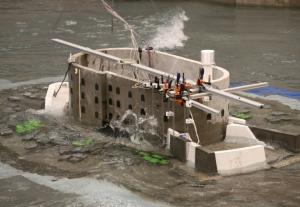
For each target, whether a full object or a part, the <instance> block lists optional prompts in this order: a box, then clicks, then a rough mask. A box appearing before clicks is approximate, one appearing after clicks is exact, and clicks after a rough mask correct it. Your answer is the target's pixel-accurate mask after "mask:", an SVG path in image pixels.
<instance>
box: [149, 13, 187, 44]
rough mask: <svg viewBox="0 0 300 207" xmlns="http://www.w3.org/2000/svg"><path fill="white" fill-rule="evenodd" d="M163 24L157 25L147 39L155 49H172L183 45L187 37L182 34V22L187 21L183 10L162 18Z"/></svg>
mask: <svg viewBox="0 0 300 207" xmlns="http://www.w3.org/2000/svg"><path fill="white" fill-rule="evenodd" d="M163 19H164V20H165V21H164V22H165V23H164V24H162V25H161V26H159V27H158V28H157V30H156V33H154V36H153V38H152V39H151V40H150V41H149V43H150V45H151V46H153V47H154V48H155V49H174V48H175V47H183V46H184V42H185V41H186V40H188V37H187V36H186V35H185V34H184V22H185V21H188V17H187V16H186V14H185V11H183V10H181V11H178V12H176V13H175V15H173V16H171V17H170V16H169V15H168V16H167V17H164V18H163Z"/></svg>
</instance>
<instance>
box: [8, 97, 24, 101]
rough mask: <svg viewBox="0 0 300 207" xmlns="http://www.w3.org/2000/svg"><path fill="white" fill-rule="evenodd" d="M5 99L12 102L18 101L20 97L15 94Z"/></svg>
mask: <svg viewBox="0 0 300 207" xmlns="http://www.w3.org/2000/svg"><path fill="white" fill-rule="evenodd" d="M7 100H9V101H12V102H19V101H21V98H20V97H17V96H10V97H8V98H7Z"/></svg>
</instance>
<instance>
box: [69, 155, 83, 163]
mask: <svg viewBox="0 0 300 207" xmlns="http://www.w3.org/2000/svg"><path fill="white" fill-rule="evenodd" d="M85 158H87V155H85V154H82V153H74V154H72V156H71V157H70V158H69V159H68V161H70V162H80V161H82V160H84V159H85Z"/></svg>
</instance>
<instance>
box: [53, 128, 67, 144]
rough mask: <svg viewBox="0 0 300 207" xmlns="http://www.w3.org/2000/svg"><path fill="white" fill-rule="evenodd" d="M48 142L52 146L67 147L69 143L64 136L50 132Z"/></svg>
mask: <svg viewBox="0 0 300 207" xmlns="http://www.w3.org/2000/svg"><path fill="white" fill-rule="evenodd" d="M49 141H50V143H52V144H54V145H68V144H69V142H68V140H66V138H65V136H63V135H60V134H59V133H58V132H55V131H52V132H50V133H49Z"/></svg>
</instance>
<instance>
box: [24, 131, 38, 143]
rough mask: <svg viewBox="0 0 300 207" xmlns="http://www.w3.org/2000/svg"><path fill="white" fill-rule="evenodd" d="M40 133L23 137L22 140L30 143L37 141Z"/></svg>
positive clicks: (36, 132)
mask: <svg viewBox="0 0 300 207" xmlns="http://www.w3.org/2000/svg"><path fill="white" fill-rule="evenodd" d="M39 133H40V131H35V132H33V133H30V134H26V135H25V136H23V137H22V140H24V141H30V140H34V139H36V137H37V135H38V134H39Z"/></svg>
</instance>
